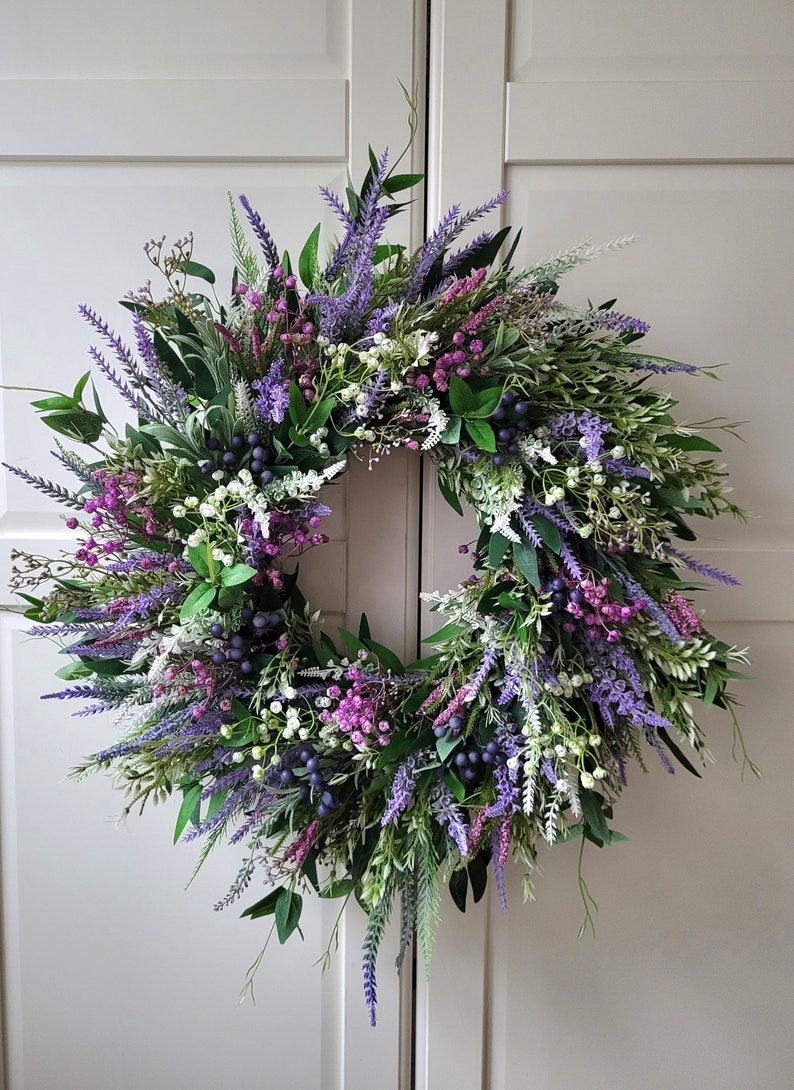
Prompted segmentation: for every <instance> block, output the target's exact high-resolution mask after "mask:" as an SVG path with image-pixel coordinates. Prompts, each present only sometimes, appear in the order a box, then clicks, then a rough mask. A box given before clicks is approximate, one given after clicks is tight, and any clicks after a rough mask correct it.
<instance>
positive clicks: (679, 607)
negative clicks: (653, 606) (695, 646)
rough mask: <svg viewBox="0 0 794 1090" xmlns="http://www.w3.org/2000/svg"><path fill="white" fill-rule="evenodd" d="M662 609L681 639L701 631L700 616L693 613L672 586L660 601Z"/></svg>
mask: <svg viewBox="0 0 794 1090" xmlns="http://www.w3.org/2000/svg"><path fill="white" fill-rule="evenodd" d="M662 609H663V610H664V611H665V613H666V614H667V616H668V617H669V618H670V620H671V621H672V622H673V624H674V625H675V627H676V628H677V629H678V631H679V632H680V633H681V636H682V638H683V639H685V640H691V639H692V637H693V636H694V635H697V633H698V632H702V631H703V623H702V622H701V620H700V617H698V615H697V613H695V611H694V609H693V608H692V606H691V605H690V604H689V602H688V601H687V600H686V598H684V596H683V595H682V594H679V593H678V591H677V590H673V589H672V588H671V589H670V590H668V592H667V594H665V596H664V601H663V602H662Z"/></svg>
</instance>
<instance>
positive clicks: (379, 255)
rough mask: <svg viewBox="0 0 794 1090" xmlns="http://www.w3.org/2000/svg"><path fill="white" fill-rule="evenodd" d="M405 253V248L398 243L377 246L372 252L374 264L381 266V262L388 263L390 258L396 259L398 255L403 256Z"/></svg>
mask: <svg viewBox="0 0 794 1090" xmlns="http://www.w3.org/2000/svg"><path fill="white" fill-rule="evenodd" d="M404 251H405V247H404V246H400V245H399V244H397V243H386V244H385V245H383V246H376V247H375V249H374V250H373V251H372V264H373V265H380V263H381V261H388V260H389V258H390V257H394V256H395V255H396V254H401V253H403V252H404Z"/></svg>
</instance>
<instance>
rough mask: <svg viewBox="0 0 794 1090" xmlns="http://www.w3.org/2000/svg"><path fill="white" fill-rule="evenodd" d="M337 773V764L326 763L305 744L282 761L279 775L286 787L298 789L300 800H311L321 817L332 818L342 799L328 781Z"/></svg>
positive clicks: (312, 748) (282, 784)
mask: <svg viewBox="0 0 794 1090" xmlns="http://www.w3.org/2000/svg"><path fill="white" fill-rule="evenodd" d="M332 772H333V761H332V760H330V759H329V758H328V757H323V758H322V759H321V758H320V757H319V756H318V755H317V751H316V749H315V747H314V745H313V744H312V743H311V742H304V743H302V744H301V745H300V746H296V747H295V748H294V749H291V750H288V751H287V753H285V754H284V756H283V757H282V758H281V760H280V761H279V763H278V765H277V767H276V770H275V774H276V778H277V782H278V783H279V784H280V785H281V786H282V787H294V786H296V785H297V788H298V797H299V798H300V799H302V800H304V801H308V800H309V799H311V800H312V801H313V802H314V804H315V806H316V808H317V816H318V817H321V818H323V817H328V815H329V814H330V813H331V811H332V810H333V809H335V807H337V806H338V805H339V799H338V798H337V797H336V795H334V793H333V792H332V791H331V789H330V788H329V786H328V777H329V776H330V775H331V774H332Z"/></svg>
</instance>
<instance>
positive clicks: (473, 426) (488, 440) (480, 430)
mask: <svg viewBox="0 0 794 1090" xmlns="http://www.w3.org/2000/svg"><path fill="white" fill-rule="evenodd" d="M466 431H467V432H468V433H469V436H470V437H471V439H472V440H473V441H474V443H475V444H476V445H477V446H478V447H479V448H480V450H485V451H488V453H489V454H495V453H496V436H495V435H494V433H493V428H492V427H491V425H490V424H486V423H485V421H483V420H467V421H466Z"/></svg>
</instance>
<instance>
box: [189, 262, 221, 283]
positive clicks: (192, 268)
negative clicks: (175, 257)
mask: <svg viewBox="0 0 794 1090" xmlns="http://www.w3.org/2000/svg"><path fill="white" fill-rule="evenodd" d="M185 272H186V273H187V275H188V276H197V277H198V278H199V280H206V282H207V283H208V284H214V283H215V273H214V272H213V271H212V269H208V268H207V266H206V265H201V264H199V262H198V261H188V262H187V263H186V264H185Z"/></svg>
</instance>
